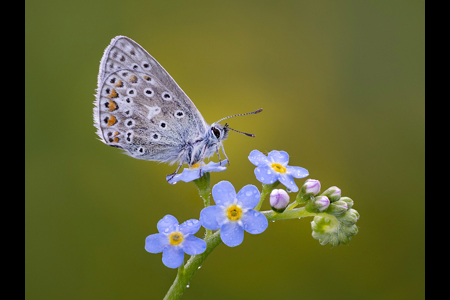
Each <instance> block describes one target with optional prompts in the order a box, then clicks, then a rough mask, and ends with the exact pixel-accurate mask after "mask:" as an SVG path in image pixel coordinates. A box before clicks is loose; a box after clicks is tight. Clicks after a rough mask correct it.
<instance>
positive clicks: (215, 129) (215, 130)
mask: <svg viewBox="0 0 450 300" xmlns="http://www.w3.org/2000/svg"><path fill="white" fill-rule="evenodd" d="M211 130H212V132H213V133H214V135H215V136H216V138H217V139H219V138H220V130H219V129H217V128H216V127H211Z"/></svg>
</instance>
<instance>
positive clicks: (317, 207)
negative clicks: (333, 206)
mask: <svg viewBox="0 0 450 300" xmlns="http://www.w3.org/2000/svg"><path fill="white" fill-rule="evenodd" d="M328 206H330V200H329V199H328V197H326V196H319V197H317V198H315V199H314V201H310V202H308V204H306V205H305V209H306V210H307V211H309V212H314V213H321V212H323V211H324V210H326V209H327V208H328Z"/></svg>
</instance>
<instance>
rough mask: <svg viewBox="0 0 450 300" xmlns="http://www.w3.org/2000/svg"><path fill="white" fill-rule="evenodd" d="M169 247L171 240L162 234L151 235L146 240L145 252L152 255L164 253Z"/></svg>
mask: <svg viewBox="0 0 450 300" xmlns="http://www.w3.org/2000/svg"><path fill="white" fill-rule="evenodd" d="M167 245H169V239H167V236H165V235H164V234H162V233H155V234H152V235H149V236H148V237H147V238H146V239H145V250H147V252H150V253H159V252H162V251H163V250H164V248H165V247H166V246H167Z"/></svg>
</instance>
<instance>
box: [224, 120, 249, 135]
mask: <svg viewBox="0 0 450 300" xmlns="http://www.w3.org/2000/svg"><path fill="white" fill-rule="evenodd" d="M225 127H227V128H228V129H231V130H233V131H236V132H239V133H242V134H245V135H246V136H250V137H255V135H254V134H251V133H246V132H242V131H239V130H236V129H233V128H231V127H230V126H228V124H227V123H225Z"/></svg>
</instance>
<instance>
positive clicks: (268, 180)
mask: <svg viewBox="0 0 450 300" xmlns="http://www.w3.org/2000/svg"><path fill="white" fill-rule="evenodd" d="M248 159H249V160H250V162H251V163H252V164H254V165H255V166H256V168H255V175H256V179H258V180H259V181H260V182H262V183H264V184H272V183H274V182H276V181H277V180H278V181H279V182H281V184H283V185H284V186H285V187H287V188H288V189H289V190H290V191H291V192H297V191H298V187H297V185H296V184H295V182H294V179H293V177H295V178H303V177H306V176H308V175H309V173H308V170H306V169H304V168H301V167H292V166H288V162H289V154H287V153H286V152H285V151H276V150H273V151H271V152H269V155H268V156H265V155H264V154H263V153H262V152H260V151H258V150H253V151H252V152H250V155H249V156H248Z"/></svg>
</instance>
